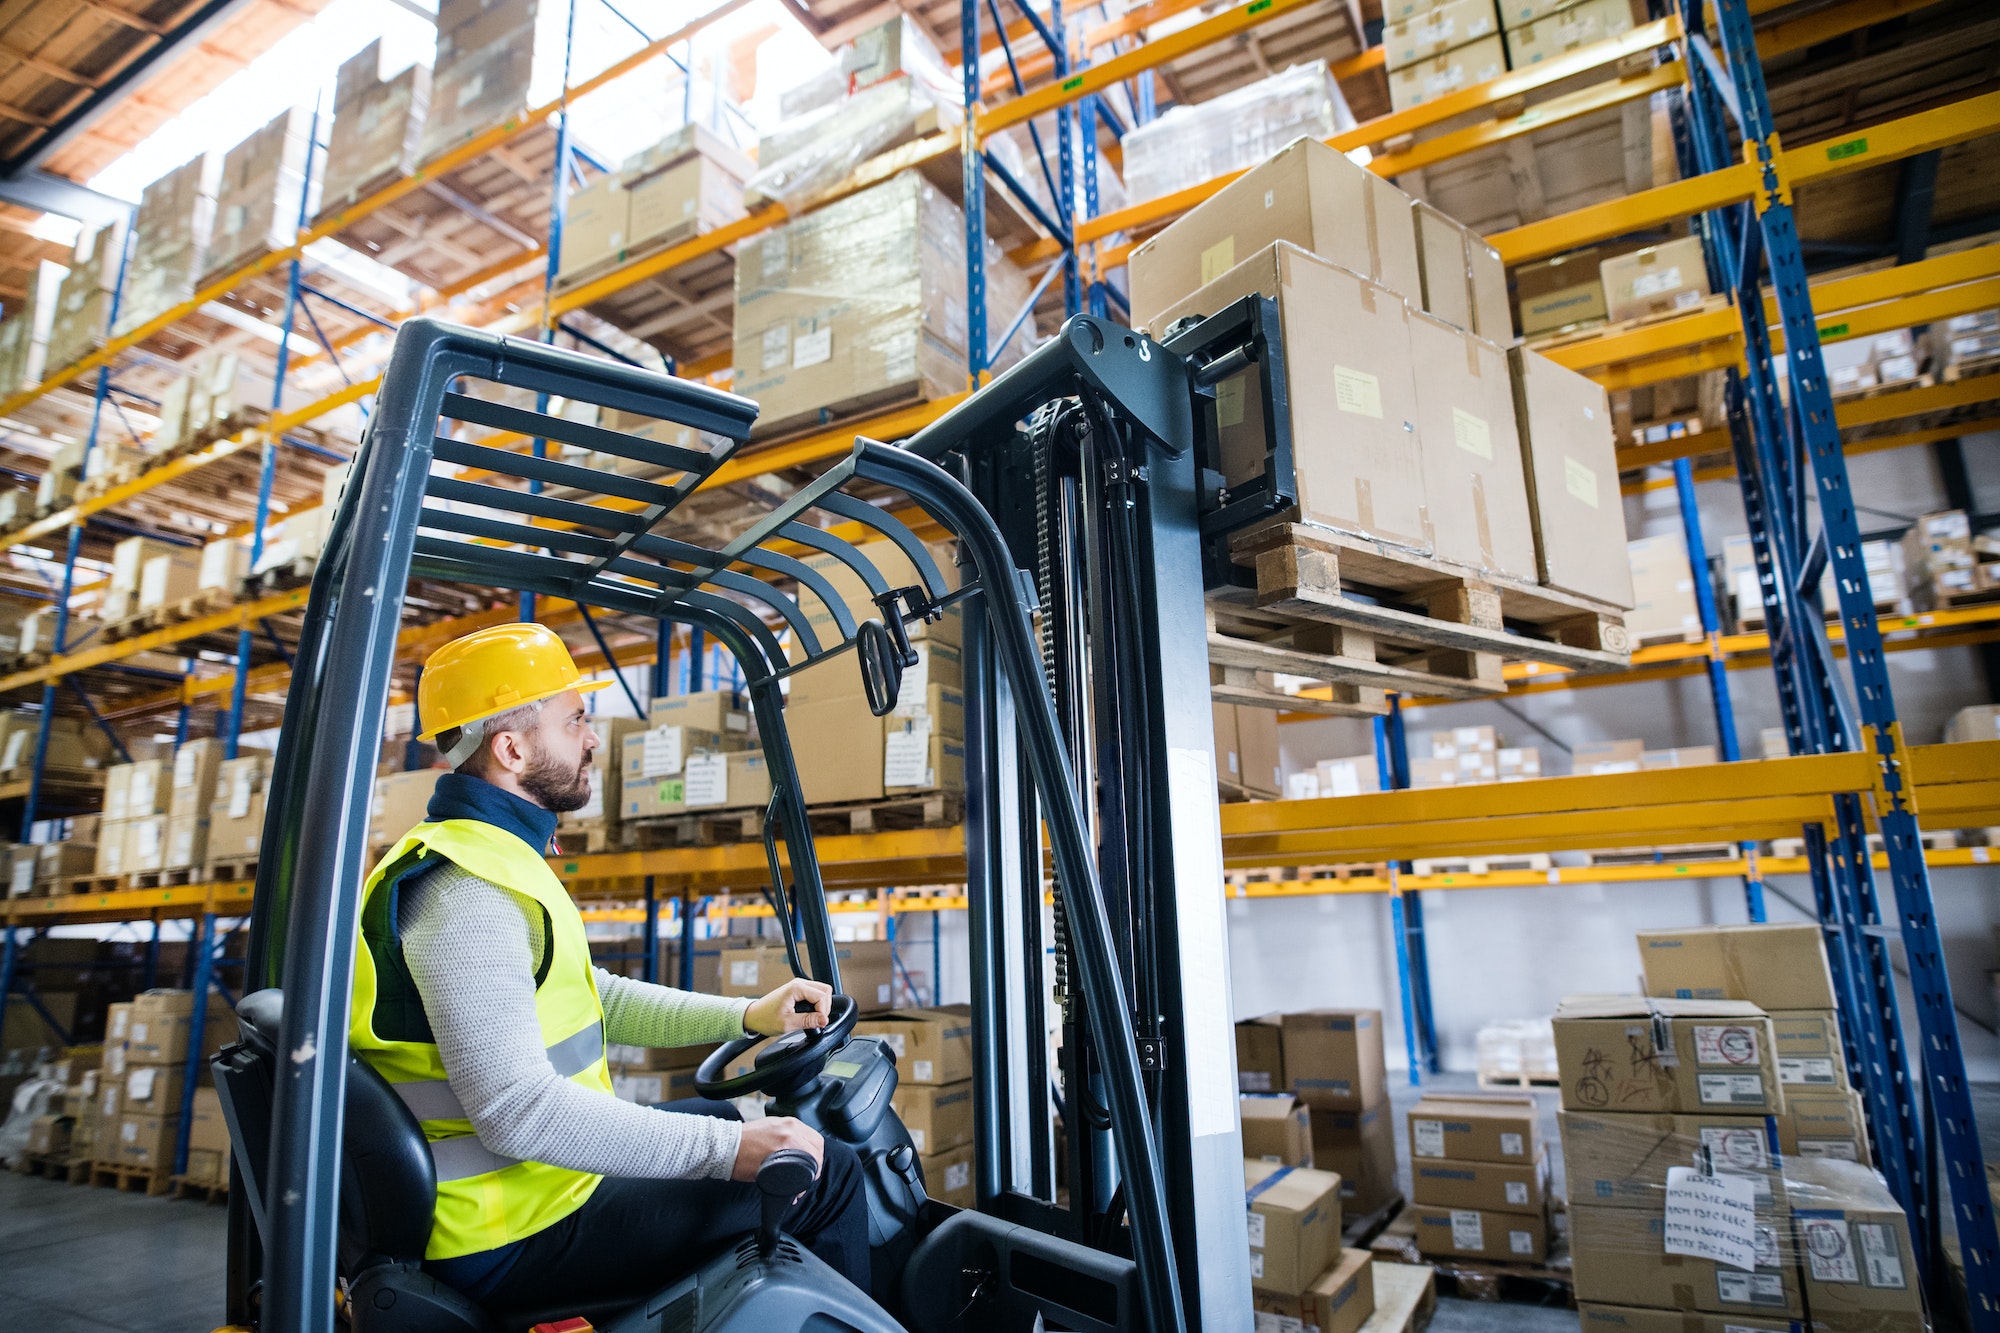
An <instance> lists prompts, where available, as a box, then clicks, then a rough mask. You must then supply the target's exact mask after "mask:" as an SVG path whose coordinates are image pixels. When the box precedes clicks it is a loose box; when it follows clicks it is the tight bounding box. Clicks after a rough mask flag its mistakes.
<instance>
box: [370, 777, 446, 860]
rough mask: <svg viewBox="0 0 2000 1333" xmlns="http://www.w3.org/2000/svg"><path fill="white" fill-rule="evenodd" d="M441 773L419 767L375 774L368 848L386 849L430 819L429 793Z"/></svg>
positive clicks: (380, 850) (434, 787) (375, 849)
mask: <svg viewBox="0 0 2000 1333" xmlns="http://www.w3.org/2000/svg"><path fill="white" fill-rule="evenodd" d="M443 775H444V770H443V769H441V768H418V769H412V770H410V771H408V772H398V773H381V774H378V775H377V776H376V778H375V798H374V802H373V804H372V805H371V806H370V808H369V812H368V846H369V848H370V849H371V850H373V851H376V852H378V853H379V852H382V851H386V850H387V849H388V848H390V847H392V846H394V845H395V844H396V843H398V842H400V841H402V838H403V835H404V834H405V833H408V832H409V831H410V830H411V829H413V828H415V827H416V826H417V825H419V824H421V823H423V822H424V821H425V820H426V819H428V818H429V814H428V812H429V809H430V804H431V793H432V792H434V791H436V790H437V782H438V779H439V778H440V777H442V776H443Z"/></svg>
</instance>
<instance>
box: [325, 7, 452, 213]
mask: <svg viewBox="0 0 2000 1333" xmlns="http://www.w3.org/2000/svg"><path fill="white" fill-rule="evenodd" d="M333 102H334V104H333V133H332V135H331V136H330V137H329V139H328V141H327V150H326V173H325V183H324V185H323V186H322V187H321V195H320V207H321V210H322V213H321V216H322V217H324V216H326V215H327V214H331V213H335V212H338V211H339V210H340V209H342V208H344V207H346V206H347V205H348V204H351V203H353V202H355V201H356V200H358V199H363V198H366V197H367V196H368V195H370V194H373V193H374V192H375V191H376V190H379V189H381V188H382V187H384V186H386V185H388V184H389V183H390V182H392V181H395V180H398V179H400V178H401V177H404V176H407V175H409V174H410V172H412V171H413V170H415V169H416V165H417V150H418V147H419V143H420V141H421V139H422V137H423V128H424V118H425V116H426V114H427V113H428V112H429V110H430V103H431V72H430V69H429V68H428V67H427V66H424V65H411V66H410V67H409V68H408V69H405V70H403V71H402V72H401V73H400V74H397V75H396V76H395V77H394V78H390V79H384V78H383V77H382V43H381V40H380V39H379V38H378V39H377V40H375V41H372V42H370V43H369V44H368V45H367V46H365V47H363V48H362V49H361V52H360V54H358V55H355V56H353V57H352V58H350V59H348V60H346V61H344V62H342V64H341V66H340V73H339V74H338V75H337V76H336V78H335V81H334V95H333Z"/></svg>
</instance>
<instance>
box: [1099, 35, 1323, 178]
mask: <svg viewBox="0 0 2000 1333" xmlns="http://www.w3.org/2000/svg"><path fill="white" fill-rule="evenodd" d="M1353 128H1354V114H1353V113H1352V112H1351V111H1349V110H1348V109H1347V99H1346V98H1345V97H1342V96H1341V93H1340V85H1339V84H1337V83H1335V82H1334V80H1333V75H1332V74H1331V73H1330V72H1329V71H1328V69H1327V67H1326V62H1325V61H1324V60H1315V61H1313V62H1312V63H1311V64H1307V65H1294V66H1292V67H1291V68H1290V69H1288V70H1285V71H1284V72H1283V73H1282V74H1273V75H1272V76H1271V77H1270V78H1268V79H1263V80H1260V81H1258V82H1256V83H1253V84H1250V85H1249V86H1247V87H1243V88H1238V89H1237V90H1236V91H1235V92H1232V93H1225V94H1223V95H1222V96H1221V97H1218V98H1216V99H1215V100H1213V101H1210V102H1203V103H1202V104H1201V105H1199V106H1177V107H1175V108H1173V109H1172V110H1170V111H1168V112H1167V113H1166V114H1165V115H1163V116H1161V117H1160V118H1159V119H1157V120H1155V121H1153V122H1152V123H1151V124H1148V125H1141V126H1139V127H1137V128H1136V129H1134V130H1132V131H1131V132H1130V133H1128V134H1127V135H1126V136H1125V139H1124V148H1125V191H1126V194H1127V195H1128V196H1129V197H1130V199H1131V201H1132V202H1133V203H1143V202H1145V201H1146V200H1148V199H1157V198H1159V197H1160V196H1161V195H1165V194H1172V193H1173V192H1174V191H1176V190H1184V189H1186V188H1188V187H1189V186H1190V185H1199V184H1201V183H1202V182H1203V181H1206V180H1211V179H1213V178H1214V177H1216V176H1221V175H1224V174H1226V173H1228V172H1232V171H1242V170H1245V169H1246V168H1249V167H1253V166H1255V165H1257V163H1259V162H1262V161H1263V160H1264V159H1265V158H1267V157H1269V156H1271V155H1272V154H1273V153H1275V152H1277V151H1278V150H1279V149H1280V148H1283V147H1284V146H1285V145H1286V144H1288V143H1290V142H1291V141H1292V140H1294V139H1296V138H1298V137H1299V136H1300V135H1302V134H1304V135H1310V136H1312V137H1313V138H1315V139H1328V138H1331V137H1332V136H1334V135H1336V134H1340V133H1342V132H1343V131H1346V130H1351V129H1353Z"/></svg>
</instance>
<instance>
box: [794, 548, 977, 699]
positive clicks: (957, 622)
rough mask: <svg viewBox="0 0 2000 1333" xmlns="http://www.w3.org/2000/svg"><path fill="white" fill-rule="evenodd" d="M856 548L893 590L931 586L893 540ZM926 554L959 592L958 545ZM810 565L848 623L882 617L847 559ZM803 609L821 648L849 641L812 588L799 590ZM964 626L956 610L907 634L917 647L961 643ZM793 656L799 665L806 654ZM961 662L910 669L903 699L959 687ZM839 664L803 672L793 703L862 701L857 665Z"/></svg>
mask: <svg viewBox="0 0 2000 1333" xmlns="http://www.w3.org/2000/svg"><path fill="white" fill-rule="evenodd" d="M855 550H856V551H857V553H858V554H859V555H860V556H861V558H862V559H864V560H866V561H867V562H868V563H869V564H871V565H873V566H874V567H875V568H876V569H877V570H878V571H879V572H880V573H881V575H882V578H883V580H884V581H885V582H886V583H887V584H888V585H889V587H891V588H909V587H915V586H918V585H927V584H928V583H929V579H928V578H927V577H924V576H922V575H919V574H918V572H917V567H916V564H915V563H914V562H913V561H912V560H911V559H910V558H909V556H907V555H905V554H904V553H903V550H902V548H901V547H899V546H897V545H896V543H894V542H892V541H889V540H887V539H883V540H879V541H872V542H860V543H857V544H856V547H855ZM924 552H925V554H926V555H927V556H929V558H930V561H931V563H932V564H933V565H935V566H936V567H937V572H938V577H939V578H940V579H941V580H942V581H943V584H944V586H945V587H946V588H947V589H952V588H957V587H958V586H959V585H960V583H961V582H963V574H962V571H960V569H959V567H958V552H957V548H956V546H955V544H954V543H951V542H926V543H925V544H924ZM805 566H806V568H807V569H809V570H811V571H812V572H813V573H815V574H817V575H819V576H820V577H821V578H822V579H824V580H826V583H827V586H828V588H829V589H830V590H831V591H832V593H833V595H834V597H835V598H837V599H838V600H839V602H840V604H841V606H842V608H843V609H845V610H846V612H847V614H848V617H849V619H851V620H852V621H853V622H854V623H855V624H856V625H859V624H860V623H861V622H862V621H864V620H880V619H882V609H881V608H880V607H879V606H877V605H876V604H875V599H874V596H873V594H872V593H870V592H869V590H868V585H867V583H865V582H864V581H863V580H862V579H861V577H860V576H859V575H857V574H856V573H855V572H854V570H853V568H852V566H850V565H849V564H848V563H847V562H846V561H845V560H842V559H840V558H839V557H837V556H833V555H827V554H818V555H812V556H808V557H806V559H805ZM899 606H900V603H899ZM799 609H800V610H802V611H804V612H805V615H806V623H807V624H808V625H810V626H811V627H812V631H813V634H814V635H815V636H816V637H817V638H818V639H819V641H820V644H821V646H822V647H826V646H829V645H831V644H834V643H837V642H839V641H840V640H841V639H842V638H844V637H846V636H845V635H844V634H843V632H842V630H841V628H840V623H839V621H838V620H837V619H836V618H835V616H834V612H833V610H832V608H831V607H829V606H828V605H827V603H826V602H825V600H824V599H822V598H821V597H820V596H819V595H818V593H817V592H815V591H814V590H813V589H810V588H801V589H800V590H799ZM964 623H965V621H964V617H963V616H962V615H961V614H960V613H959V612H958V611H957V610H956V609H954V610H952V611H949V612H947V613H946V614H945V615H944V616H943V617H942V618H940V619H938V620H935V621H921V620H920V621H917V622H915V623H914V624H906V625H905V632H906V633H908V635H909V636H910V640H911V642H913V643H942V644H951V645H956V644H957V643H958V642H959V640H960V639H961V637H962V636H963V633H964ZM791 654H792V660H793V661H797V660H798V659H799V657H800V656H801V655H802V653H801V650H800V648H799V647H797V646H794V647H793V648H792V649H791ZM956 663H957V659H956V657H955V656H954V657H953V659H952V661H951V662H950V663H947V664H944V665H942V666H940V667H939V669H937V670H933V669H932V666H931V664H929V663H927V662H920V663H919V664H918V665H917V666H915V667H912V668H910V669H909V671H907V672H906V673H905V675H904V682H905V685H904V690H905V693H904V698H905V699H908V698H909V697H911V695H910V687H911V686H912V685H915V686H916V687H917V688H916V691H915V693H916V695H919V696H920V695H922V693H923V691H924V689H925V688H928V687H929V686H931V685H954V686H955V685H958V684H960V683H961V679H962V678H961V677H960V676H959V675H958V674H956ZM829 665H834V664H829ZM837 665H838V668H839V669H838V671H837V672H836V671H827V670H825V669H824V668H822V669H821V670H819V671H808V672H803V673H801V674H800V675H798V676H796V677H794V678H793V679H792V683H791V692H790V695H789V698H790V700H791V701H792V702H793V703H800V702H814V701H818V700H822V699H828V698H832V697H834V696H835V695H840V696H842V697H859V696H860V694H861V673H860V672H859V671H857V670H856V669H855V668H854V665H853V664H852V663H849V662H842V663H838V664H837ZM911 673H916V674H914V675H913V674H911Z"/></svg>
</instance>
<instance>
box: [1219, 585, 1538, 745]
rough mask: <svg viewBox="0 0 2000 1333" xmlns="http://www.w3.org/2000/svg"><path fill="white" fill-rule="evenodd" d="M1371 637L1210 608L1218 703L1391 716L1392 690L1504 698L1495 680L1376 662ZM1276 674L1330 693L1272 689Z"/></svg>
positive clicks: (1313, 623)
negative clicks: (1295, 679) (1461, 677)
mask: <svg viewBox="0 0 2000 1333" xmlns="http://www.w3.org/2000/svg"><path fill="white" fill-rule="evenodd" d="M1375 653H1376V645H1375V643H1374V640H1373V639H1372V638H1371V637H1370V636H1369V635H1367V634H1365V633H1362V632H1360V631H1356V630H1351V629H1349V628H1347V627H1346V626H1342V625H1329V624H1325V623H1322V622H1319V621H1297V620H1290V619H1287V618H1285V617H1282V616H1273V615H1262V614H1260V613H1259V612H1258V611H1257V610H1256V609H1255V608H1242V607H1237V606H1218V605H1215V604H1213V603H1211V604H1210V606H1209V608H1208V663H1209V667H1210V681H1211V684H1210V686H1209V693H1210V694H1211V695H1212V696H1213V697H1214V699H1215V701H1216V702H1217V703H1227V704H1247V705H1249V706H1251V707H1253V708H1276V709H1280V710H1283V711H1286V712H1295V713H1321V714H1326V715H1330V716H1334V717H1372V716H1376V715H1378V714H1383V713H1387V712H1388V711H1389V694H1388V692H1389V691H1390V690H1395V691H1397V692H1399V693H1403V694H1412V695H1435V696H1438V697H1441V698H1452V699H1472V698H1486V697H1490V696H1493V695H1498V694H1503V693H1505V692H1506V686H1505V685H1504V684H1501V683H1497V682H1488V681H1467V680H1463V679H1459V678H1456V677H1453V676H1448V675H1440V674H1438V673H1436V672H1431V671H1425V670H1419V669H1416V668H1412V667H1405V666H1395V665H1391V664H1390V663H1387V662H1382V661H1378V660H1376V656H1375ZM1273 673H1278V674H1282V675H1287V676H1302V677H1304V678H1305V679H1307V680H1309V681H1313V682H1316V683H1318V684H1320V685H1323V686H1325V687H1326V695H1327V697H1325V698H1319V697H1317V694H1316V693H1315V694H1312V695H1304V694H1291V693H1287V692H1285V691H1283V690H1279V689H1277V688H1275V687H1274V686H1273V685H1271V684H1270V683H1269V681H1270V678H1271V676H1272V674H1273Z"/></svg>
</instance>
